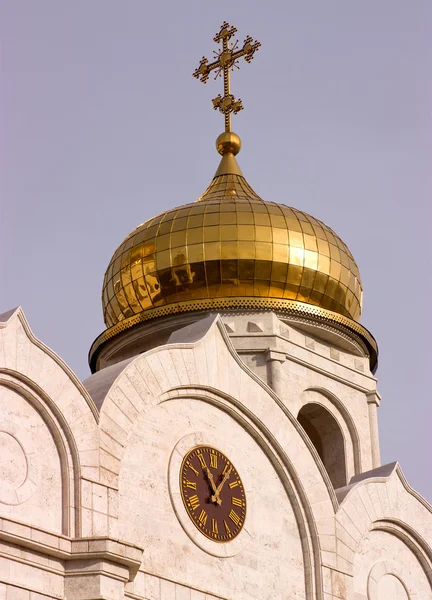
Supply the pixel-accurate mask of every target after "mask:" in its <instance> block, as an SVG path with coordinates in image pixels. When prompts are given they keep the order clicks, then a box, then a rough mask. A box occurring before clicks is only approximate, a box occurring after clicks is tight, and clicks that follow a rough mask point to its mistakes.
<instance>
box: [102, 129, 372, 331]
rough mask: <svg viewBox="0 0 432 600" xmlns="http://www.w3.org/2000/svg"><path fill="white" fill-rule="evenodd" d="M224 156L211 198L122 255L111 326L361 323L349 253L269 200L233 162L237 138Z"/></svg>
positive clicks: (153, 229)
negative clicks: (247, 318)
mask: <svg viewBox="0 0 432 600" xmlns="http://www.w3.org/2000/svg"><path fill="white" fill-rule="evenodd" d="M217 148H218V151H219V152H220V153H221V154H222V161H221V164H220V166H219V168H218V170H217V172H216V175H215V177H214V179H213V180H212V182H211V183H210V185H209V187H208V188H207V190H206V191H205V192H204V194H203V195H202V196H201V197H200V198H199V199H198V200H197V201H196V202H194V203H191V204H185V205H183V206H179V207H177V208H173V209H171V210H168V211H166V212H164V213H162V214H160V215H158V216H156V217H154V218H153V219H150V220H148V221H146V222H145V223H143V224H142V225H140V226H139V227H137V229H135V230H134V231H133V232H132V233H131V234H130V235H129V236H128V237H127V238H126V239H125V240H124V242H123V243H122V244H121V245H120V246H119V247H118V249H117V250H116V252H115V253H114V255H113V257H112V259H111V261H110V264H109V266H108V269H107V271H106V273H105V279H104V284H103V294H102V302H103V311H104V319H105V323H106V326H107V327H108V328H111V327H114V326H116V325H119V324H122V329H124V328H127V327H129V326H132V325H134V324H136V323H138V322H142V321H146V320H149V319H154V318H156V317H160V316H164V315H169V314H173V313H179V312H186V311H196V310H198V311H202V310H212V311H214V310H218V309H222V308H236V309H246V308H248V309H250V308H255V309H264V310H265V309H278V310H284V309H289V308H294V307H295V308H296V309H297V310H300V311H302V312H308V311H312V312H314V313H319V312H320V310H319V309H321V311H323V310H324V311H326V313H327V312H328V311H331V312H334V313H336V314H338V315H342V316H345V317H348V318H350V319H353V320H355V321H357V320H358V318H359V316H360V313H361V299H362V285H361V281H360V273H359V269H358V267H357V265H356V263H355V261H354V258H353V256H352V254H351V252H350V251H349V249H348V247H347V246H346V244H345V243H344V242H343V241H342V240H341V239H340V238H339V237H338V236H337V235H336V234H335V233H334V231H332V230H331V229H330V228H329V227H327V226H326V225H324V223H322V222H321V221H318V220H317V219H315V218H314V217H311V216H310V215H308V214H306V213H304V212H302V211H299V210H297V209H295V208H290V207H288V206H285V205H284V204H278V203H276V202H265V201H264V200H262V199H261V198H260V197H259V196H258V195H257V194H256V193H255V192H254V191H253V189H252V188H251V187H250V185H249V184H248V182H247V181H246V179H245V178H244V177H243V175H242V173H241V171H240V168H239V166H238V164H237V161H236V159H235V157H234V156H235V154H236V153H237V152H238V151H239V149H240V140H239V138H238V136H237V135H236V134H234V133H225V134H222V136H219V138H218V141H217ZM317 309H318V310H317Z"/></svg>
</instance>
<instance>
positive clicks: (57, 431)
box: [0, 369, 81, 536]
mask: <svg viewBox="0 0 432 600" xmlns="http://www.w3.org/2000/svg"><path fill="white" fill-rule="evenodd" d="M2 375H3V376H2ZM0 387H6V388H9V389H11V390H12V391H14V392H15V393H16V394H18V395H20V396H21V397H22V398H24V400H26V401H27V402H28V403H29V404H30V405H31V406H32V407H33V408H34V409H35V410H36V412H37V413H38V414H39V415H40V417H41V418H42V420H43V421H44V423H45V425H46V426H47V428H48V430H49V432H50V434H51V436H52V438H53V440H54V443H55V446H56V449H57V452H58V456H59V461H60V472H61V482H62V527H61V529H62V534H63V535H67V536H79V535H80V532H81V510H80V506H81V492H80V474H81V473H80V471H81V469H80V461H79V453H78V448H77V446H76V443H75V439H74V436H73V433H72V431H71V429H70V427H69V424H68V423H67V421H66V419H65V418H64V416H63V415H62V413H61V412H60V410H59V409H58V407H57V406H56V404H55V402H54V401H53V400H52V399H51V398H50V397H49V396H48V395H47V394H46V393H45V392H44V391H43V390H42V389H41V388H40V387H39V386H38V385H37V384H36V383H35V382H33V381H31V380H30V379H29V378H28V377H26V376H25V375H22V374H21V373H18V372H16V371H12V370H11V369H0ZM62 433H63V435H64V437H63V435H62ZM68 451H69V454H70V457H71V461H72V465H70V464H69V459H68ZM71 471H72V472H73V477H71ZM71 481H73V489H71ZM72 506H74V507H75V508H74V524H75V526H74V531H72V519H71V510H72V508H71V507H72Z"/></svg>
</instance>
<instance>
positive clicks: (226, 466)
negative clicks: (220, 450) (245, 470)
mask: <svg viewBox="0 0 432 600" xmlns="http://www.w3.org/2000/svg"><path fill="white" fill-rule="evenodd" d="M229 468H230V465H229V463H227V464H226V465H225V467H224V470H223V471H222V475H225V473H226V472H227V471H228V469H229Z"/></svg>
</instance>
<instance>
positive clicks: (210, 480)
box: [205, 466, 216, 493]
mask: <svg viewBox="0 0 432 600" xmlns="http://www.w3.org/2000/svg"><path fill="white" fill-rule="evenodd" d="M205 472H206V475H207V479H208V480H209V482H210V486H211V489H212V491H213V493H215V492H216V484H215V482H214V479H213V475H212V474H211V472H210V469H209V468H208V467H207V466H206V467H205Z"/></svg>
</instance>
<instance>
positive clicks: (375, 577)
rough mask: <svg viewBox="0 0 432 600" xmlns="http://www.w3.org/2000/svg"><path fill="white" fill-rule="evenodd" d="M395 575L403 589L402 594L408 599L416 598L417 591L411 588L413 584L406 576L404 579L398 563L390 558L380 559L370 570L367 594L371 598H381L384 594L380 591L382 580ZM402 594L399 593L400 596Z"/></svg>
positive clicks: (376, 599)
mask: <svg viewBox="0 0 432 600" xmlns="http://www.w3.org/2000/svg"><path fill="white" fill-rule="evenodd" d="M388 576H391V577H394V578H395V579H396V580H397V581H398V583H399V585H400V589H401V590H402V594H403V595H404V596H405V598H406V599H407V600H410V599H411V598H412V599H413V600H414V597H416V596H414V594H415V591H414V590H412V589H411V586H409V585H408V584H407V582H406V581H405V578H404V579H402V577H401V573H400V571H399V569H398V568H397V566H396V565H394V564H393V562H392V561H389V560H385V561H384V560H380V561H378V562H376V563H375V564H374V565H373V567H372V569H371V570H370V571H369V575H368V580H367V594H368V599H369V600H381V599H382V594H380V592H379V584H380V581H381V580H382V579H383V578H384V577H388ZM399 597H400V594H399V595H398V598H399Z"/></svg>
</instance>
